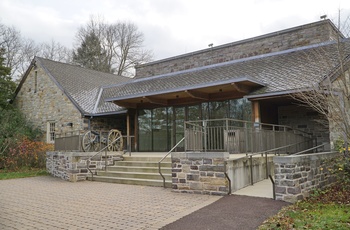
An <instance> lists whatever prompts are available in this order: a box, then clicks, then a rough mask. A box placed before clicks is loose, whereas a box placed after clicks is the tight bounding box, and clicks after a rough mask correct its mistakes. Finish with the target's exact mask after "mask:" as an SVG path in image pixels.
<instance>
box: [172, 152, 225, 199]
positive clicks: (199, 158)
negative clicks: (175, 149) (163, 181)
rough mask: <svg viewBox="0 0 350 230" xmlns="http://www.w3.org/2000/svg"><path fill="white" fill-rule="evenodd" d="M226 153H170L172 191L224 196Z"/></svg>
mask: <svg viewBox="0 0 350 230" xmlns="http://www.w3.org/2000/svg"><path fill="white" fill-rule="evenodd" d="M228 157H229V154H228V153H172V156H171V159H172V168H173V169H172V191H174V192H181V193H195V194H210V195H226V194H227V193H228V181H227V179H226V177H225V174H224V172H225V166H224V161H225V160H227V159H228Z"/></svg>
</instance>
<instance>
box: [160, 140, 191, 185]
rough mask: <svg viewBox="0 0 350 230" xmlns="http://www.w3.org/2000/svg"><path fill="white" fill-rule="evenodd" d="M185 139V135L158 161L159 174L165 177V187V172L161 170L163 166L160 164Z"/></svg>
mask: <svg viewBox="0 0 350 230" xmlns="http://www.w3.org/2000/svg"><path fill="white" fill-rule="evenodd" d="M184 140H185V137H183V138H182V139H181V140H180V141H179V142H178V143H177V144H176V145H175V146H174V147H172V148H171V149H170V151H169V152H168V153H167V154H165V156H164V157H163V158H162V159H160V161H158V172H159V174H160V176H161V177H162V178H163V187H164V188H165V177H164V176H163V174H162V172H161V166H160V164H161V163H162V161H163V160H164V159H165V158H166V157H167V156H168V155H169V154H170V153H171V152H172V151H173V150H174V149H175V148H176V147H177V146H178V145H179V144H180V143H181V142H183V141H184Z"/></svg>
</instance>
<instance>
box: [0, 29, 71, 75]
mask: <svg viewBox="0 0 350 230" xmlns="http://www.w3.org/2000/svg"><path fill="white" fill-rule="evenodd" d="M0 48H2V49H3V50H4V55H3V56H4V58H5V61H4V65H5V66H6V67H9V68H10V69H11V74H10V77H11V78H12V79H17V80H18V79H20V78H21V77H22V76H23V74H24V73H25V71H26V70H27V68H28V66H29V64H30V62H31V61H32V59H33V58H34V57H35V56H41V57H44V58H48V59H51V60H54V61H61V62H71V53H72V52H71V50H70V49H68V48H66V47H64V46H63V45H61V44H60V43H58V42H55V41H54V40H52V41H51V43H41V44H37V43H35V41H34V40H32V39H27V38H24V37H22V35H21V32H20V31H19V30H17V29H16V28H15V27H8V26H6V25H4V24H1V23H0Z"/></svg>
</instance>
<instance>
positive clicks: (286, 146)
mask: <svg viewBox="0 0 350 230" xmlns="http://www.w3.org/2000/svg"><path fill="white" fill-rule="evenodd" d="M305 142H308V141H300V142H298V143H294V144H290V145H284V146H281V147H278V148H273V149H268V150H264V151H261V152H257V153H251V154H248V153H247V156H248V155H249V156H250V155H252V156H255V155H258V154H261V155H264V154H265V153H268V152H272V151H276V150H280V149H285V148H289V147H292V146H294V145H299V144H301V143H305ZM293 154H294V153H293ZM293 154H290V155H293Z"/></svg>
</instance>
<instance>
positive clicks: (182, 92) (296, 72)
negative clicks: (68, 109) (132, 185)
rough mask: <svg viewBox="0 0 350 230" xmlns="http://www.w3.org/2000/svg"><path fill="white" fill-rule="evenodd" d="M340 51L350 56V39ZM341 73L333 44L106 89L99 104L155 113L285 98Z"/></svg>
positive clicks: (233, 62)
mask: <svg viewBox="0 0 350 230" xmlns="http://www.w3.org/2000/svg"><path fill="white" fill-rule="evenodd" d="M341 45H342V50H343V51H344V53H350V42H349V40H348V39H345V40H343V42H342V43H341ZM337 68H339V50H338V46H337V43H336V42H335V41H330V42H325V43H320V44H317V45H310V46H304V47H299V48H295V49H290V50H284V51H279V52H273V53H270V54H264V55H257V56H252V57H247V58H241V59H237V60H232V61H227V62H223V63H218V64H213V65H208V66H203V67H198V68H193V69H187V70H183V71H178V72H173V73H167V74H162V75H158V76H153V77H147V78H140V79H135V80H132V81H130V82H124V83H119V84H116V85H110V86H105V87H103V88H102V90H101V94H100V98H101V99H102V98H103V99H104V101H106V102H113V103H115V104H117V105H118V106H121V107H125V108H151V107H161V106H175V105H190V104H195V103H199V102H205V101H219V100H227V99H235V98H241V97H244V96H247V97H248V98H250V99H252V98H255V97H261V96H263V97H269V96H271V95H274V94H278V95H283V94H284V95H287V94H289V93H290V92H292V91H295V90H298V89H302V88H307V87H310V86H312V85H313V84H315V83H319V82H321V81H322V80H323V79H324V78H325V76H328V75H331V74H332V73H333V74H334V70H335V69H337Z"/></svg>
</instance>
